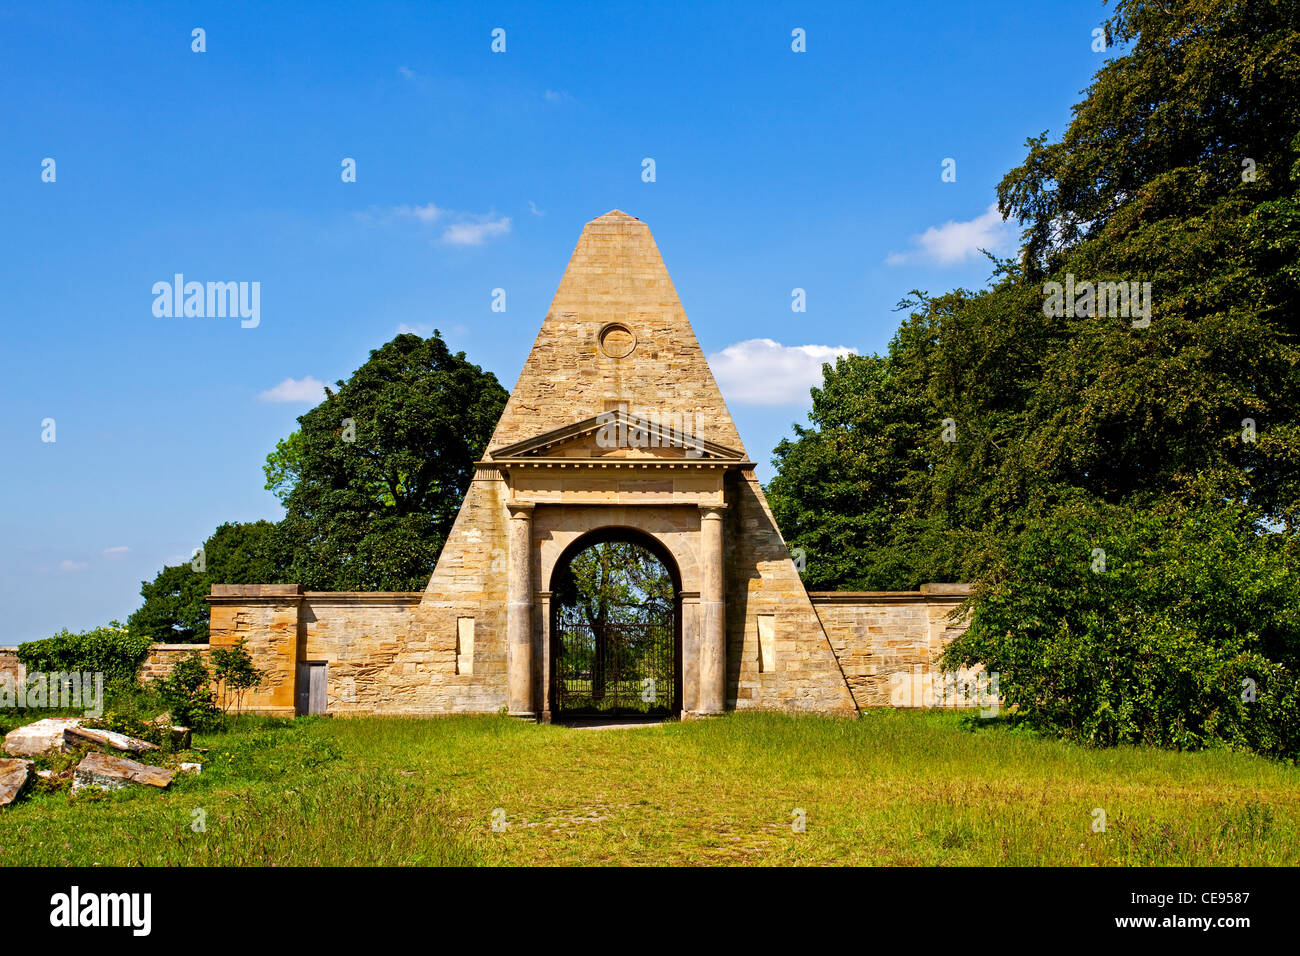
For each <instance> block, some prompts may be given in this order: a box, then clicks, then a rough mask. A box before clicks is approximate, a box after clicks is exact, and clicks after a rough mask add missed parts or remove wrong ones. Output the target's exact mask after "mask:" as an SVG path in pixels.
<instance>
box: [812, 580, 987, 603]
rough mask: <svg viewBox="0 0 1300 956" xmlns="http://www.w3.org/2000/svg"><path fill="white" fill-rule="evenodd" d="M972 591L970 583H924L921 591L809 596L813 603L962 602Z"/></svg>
mask: <svg viewBox="0 0 1300 956" xmlns="http://www.w3.org/2000/svg"><path fill="white" fill-rule="evenodd" d="M932 589H933V590H932ZM970 593H971V586H970V585H969V584H938V585H929V584H923V585H921V590H919V591H809V592H808V598H809V600H811V601H812V602H813V604H861V605H864V606H871V605H881V604H960V603H961V602H962V601H964V600H965V599H966V598H967V597H969V596H970Z"/></svg>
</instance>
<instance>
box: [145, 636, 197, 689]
mask: <svg viewBox="0 0 1300 956" xmlns="http://www.w3.org/2000/svg"><path fill="white" fill-rule="evenodd" d="M196 651H197V652H198V654H199V656H200V657H202V658H203V660H204V662H206V661H207V659H208V654H209V646H208V645H207V644H151V645H150V646H149V656H148V657H146V658H145V659H144V663H143V664H142V665H140V683H142V684H145V683H148V682H149V681H151V680H161V679H162V678H164V677H166V676H167V675H168V674H170V673H171V672H172V668H173V667H175V666H176V662H177V661H179V660H180V659H181V658H182V657H187V656H189V655H190V654H193V653H195V652H196Z"/></svg>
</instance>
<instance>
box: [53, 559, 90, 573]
mask: <svg viewBox="0 0 1300 956" xmlns="http://www.w3.org/2000/svg"><path fill="white" fill-rule="evenodd" d="M88 567H90V565H89V564H87V563H86V562H85V561H70V560H68V559H66V558H65V559H64V560H62V561H60V562H59V570H60V571H84V570H86V568H88Z"/></svg>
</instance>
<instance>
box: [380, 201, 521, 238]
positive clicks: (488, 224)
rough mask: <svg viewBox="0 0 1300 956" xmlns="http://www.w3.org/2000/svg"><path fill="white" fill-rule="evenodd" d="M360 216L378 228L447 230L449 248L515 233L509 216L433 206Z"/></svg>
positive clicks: (443, 236)
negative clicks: (413, 225) (402, 225)
mask: <svg viewBox="0 0 1300 956" xmlns="http://www.w3.org/2000/svg"><path fill="white" fill-rule="evenodd" d="M530 206H531V204H530ZM532 208H533V210H534V211H535V212H536V213H537V215H539V216H540V215H542V213H541V212H540V211H538V210H537V209H536V207H535V206H533V207H532ZM356 215H357V218H358V219H360V220H361V221H362V222H364V223H367V224H369V225H375V226H384V225H392V224H393V223H399V222H414V223H416V224H417V226H419V227H424V226H434V225H438V226H443V229H442V233H441V235H440V236H439V237H438V240H437V241H439V242H442V243H444V244H446V245H449V246H481V245H483V244H484V243H485V242H487V241H488V240H489V239H496V238H498V237H499V236H505V235H509V233H510V229H511V220H510V217H509V216H497V215H495V214H493V213H485V214H481V215H479V214H475V213H469V212H457V211H455V210H451V209H444V208H442V207H441V206H438V205H437V204H435V203H431V202H430V203H425V204H424V205H422V206H418V205H417V206H412V205H406V206H389V207H387V208H383V209H376V208H371V209H368V210H366V211H365V212H361V213H357V214H356ZM444 224H445V225H444Z"/></svg>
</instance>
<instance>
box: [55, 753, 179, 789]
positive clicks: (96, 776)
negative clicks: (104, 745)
mask: <svg viewBox="0 0 1300 956" xmlns="http://www.w3.org/2000/svg"><path fill="white" fill-rule="evenodd" d="M174 776H176V771H174V770H164V769H163V768H162V767H152V766H150V765H149V764H144V763H136V762H135V761H134V760H127V759H126V758H125V757H114V756H113V755H112V754H102V753H91V754H86V757H85V759H84V760H82V761H81V763H79V764H77V773H76V776H74V777H73V778H72V789H73V792H76V791H77V790H81V789H82V788H84V787H101V788H103V789H104V790H121V789H122V788H123V787H125V786H126V785H127V784H128V783H138V784H141V785H143V786H148V787H158V788H160V789H163V788H166V787H167V786H168V785H170V784H171V782H172V777H174Z"/></svg>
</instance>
